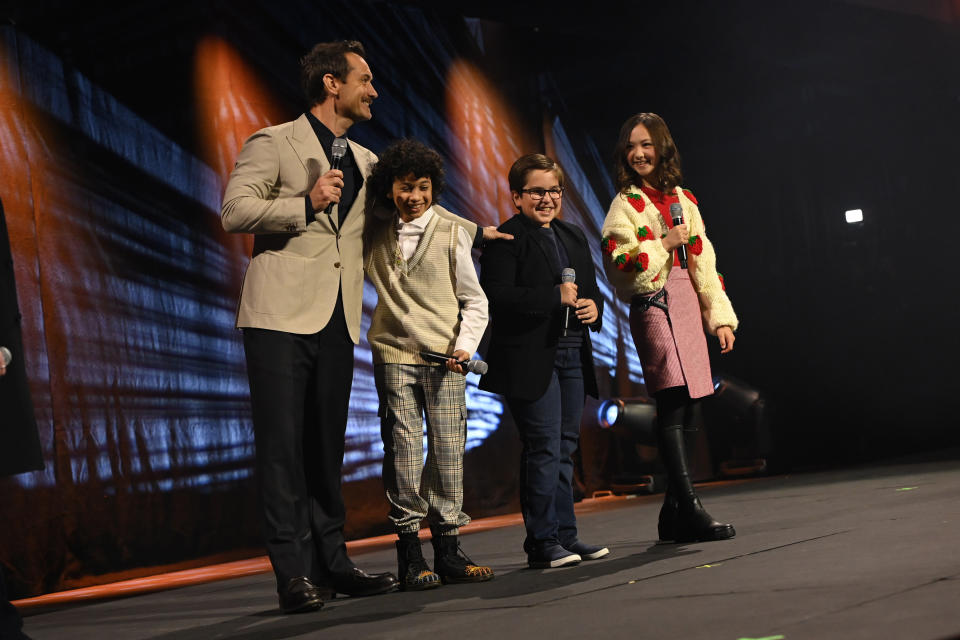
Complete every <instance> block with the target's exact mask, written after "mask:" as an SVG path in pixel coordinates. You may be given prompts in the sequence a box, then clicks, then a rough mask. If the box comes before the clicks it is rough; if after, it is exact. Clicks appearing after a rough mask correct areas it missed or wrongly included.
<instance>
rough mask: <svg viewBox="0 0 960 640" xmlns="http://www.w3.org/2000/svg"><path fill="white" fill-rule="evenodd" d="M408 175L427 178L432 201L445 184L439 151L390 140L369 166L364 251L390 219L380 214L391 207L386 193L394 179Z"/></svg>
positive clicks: (389, 210) (408, 139) (421, 145)
mask: <svg viewBox="0 0 960 640" xmlns="http://www.w3.org/2000/svg"><path fill="white" fill-rule="evenodd" d="M410 174H413V177H414V178H430V183H431V185H432V187H433V202H434V203H436V201H437V196H438V195H440V193H441V192H442V191H443V188H444V187H445V186H446V178H445V172H444V170H443V158H441V157H440V154H439V153H437V152H436V151H434V150H433V149H431V148H430V147H428V146H427V145H425V144H423V143H422V142H420V141H419V140H413V139H412V138H404V139H402V140H397V141H395V142H392V143H391V144H390V145H389V146H388V147H387V148H386V149H384V150H383V153H381V154H380V159H379V160H377V163H376V164H374V165H373V166H372V167H371V168H370V177H368V178H367V196H366V200H365V201H364V211H365V220H364V230H363V240H364V251H368V250H369V248H370V247H369V244H370V242H371V241H372V240H373V237H374V236H375V235H376V233H377V231H378V230H379V229H380V228H381V227H382V226H383V225H384V224H385V223H386V222H387V221H389V220H390V219H392V218H387V217H385V216H384V214H385V213H386V212H392V211H393V209H394V203H393V199H392V198H391V197H390V195H389V194H390V193H391V192H392V190H393V182H394V180H397V179H400V178H406V177H407V176H409V175H410Z"/></svg>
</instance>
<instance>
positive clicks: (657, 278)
mask: <svg viewBox="0 0 960 640" xmlns="http://www.w3.org/2000/svg"><path fill="white" fill-rule="evenodd" d="M659 279H660V274H659V273H658V274H657V275H655V276H653V280H651V281H650V282H656V281H657V280H659Z"/></svg>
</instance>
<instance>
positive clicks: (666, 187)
mask: <svg viewBox="0 0 960 640" xmlns="http://www.w3.org/2000/svg"><path fill="white" fill-rule="evenodd" d="M638 124H642V125H643V126H644V127H646V128H647V131H648V132H649V133H650V138H651V140H653V146H654V148H655V149H656V150H657V165H656V167H654V170H653V174H652V175H651V176H650V179H649V182H650V184H652V185H653V186H654V187H656V188H657V189H659V190H660V191H664V192H666V191H671V190H673V188H674V187H678V186H680V185H681V184H683V172H682V171H681V170H680V152H679V151H677V145H676V144H675V143H674V142H673V136H671V135H670V129H668V128H667V123H666V122H664V121H663V118H661V117H660V116H658V115H657V114H655V113H638V114H636V115H635V116H631V117H630V118H628V119H627V121H626V122H624V123H623V126H622V127H620V136H619V137H618V138H617V146H616V148H615V149H614V151H613V167H614V174H615V175H616V183H617V191H619V192H621V193H625V192H626V191H627V190H628V189H629V188H630V187H631V186H633V187H637V188H639V187H640V186H641V185H642V184H643V180H641V179H640V176H638V175H637V172H636V171H634V170H633V167H631V166H630V165H629V164H627V146H628V145H629V144H630V134H632V133H633V130H634V128H635V127H636V126H637V125H638Z"/></svg>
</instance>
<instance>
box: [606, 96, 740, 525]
mask: <svg viewBox="0 0 960 640" xmlns="http://www.w3.org/2000/svg"><path fill="white" fill-rule="evenodd" d="M615 165H616V182H617V188H618V191H619V193H618V194H617V195H616V197H614V199H613V202H612V203H611V205H610V210H609V211H608V213H607V217H606V220H605V221H604V224H603V231H602V235H603V239H602V246H603V252H604V255H605V260H604V264H605V267H606V271H607V276H608V278H609V280H610V282H611V284H613V286H614V287H615V289H616V292H617V296H618V297H619V298H620V299H622V300H623V301H625V302H627V303H629V304H630V328H631V332H632V333H633V340H634V343H635V344H636V347H637V355H638V356H639V358H640V363H641V365H642V366H643V374H644V379H645V381H646V386H647V391H648V392H649V393H650V394H651V395H653V397H654V398H655V399H656V402H657V439H658V443H659V450H660V457H661V460H662V461H663V464H664V467H665V468H666V470H667V490H666V494H665V496H664V503H663V508H662V509H661V510H660V519H659V526H658V531H659V535H660V538H661V540H664V541H676V542H693V541H708V540H724V539H727V538H732V537H733V536H734V535H735V531H734V528H733V526H732V525H730V524H723V523H720V522H717V521H716V520H714V519H713V518H712V517H711V516H710V515H709V514H708V513H707V512H706V511H705V510H704V508H703V506H702V505H701V504H700V500H699V498H698V497H697V494H696V492H695V491H694V489H693V485H692V483H691V479H690V474H689V471H688V468H687V460H686V453H685V451H684V431H688V432H689V431H695V430H696V428H697V427H698V426H699V424H700V422H701V421H702V420H701V418H700V415H701V412H700V399H701V398H703V397H705V396H708V395H710V394H712V393H713V379H712V376H711V373H710V360H709V358H708V355H707V343H706V338H705V336H704V331H705V330H706V331H707V332H709V333H710V334H712V335H715V336H717V338H718V339H719V340H720V347H721V353H728V352H729V351H731V350H732V349H733V343H734V339H735V338H734V331H735V330H736V328H737V316H736V314H735V313H734V311H733V306H732V305H731V304H730V299H729V298H728V297H727V294H726V292H725V290H724V285H723V280H722V278H721V276H720V275H719V274H718V273H717V270H716V254H715V253H714V251H713V246H712V245H711V244H710V241H709V240H708V239H707V236H706V234H705V232H704V226H703V219H702V218H701V217H700V211H699V209H698V207H697V200H696V198H694V196H693V194H692V193H691V192H690V191H688V190H686V189H682V188H681V184H682V180H683V176H682V174H681V171H680V155H679V153H678V151H677V147H676V145H675V144H674V141H673V138H672V136H671V135H670V130H669V129H668V128H667V124H666V123H665V122H664V121H663V119H662V118H661V117H660V116H658V115H656V114H654V113H639V114H637V115H635V116H633V117H631V118H629V119H628V120H627V121H626V122H625V123H624V124H623V126H622V127H621V129H620V137H619V140H618V141H617V147H616V150H615ZM671 205H674V206H673V207H672V209H673V212H671ZM674 213H677V214H679V213H682V219H681V221H680V224H674V221H673V217H674ZM682 249H685V252H684V251H682ZM684 253H685V254H686V256H685V258H684V256H683V254H684Z"/></svg>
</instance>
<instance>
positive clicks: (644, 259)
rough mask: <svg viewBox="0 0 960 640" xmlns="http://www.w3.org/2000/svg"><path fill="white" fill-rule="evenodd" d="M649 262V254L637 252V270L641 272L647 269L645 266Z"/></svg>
mask: <svg viewBox="0 0 960 640" xmlns="http://www.w3.org/2000/svg"><path fill="white" fill-rule="evenodd" d="M649 264H650V256H648V255H647V254H645V253H638V254H637V271H640V272H641V273H642V272H644V271H646V270H647V266H648V265H649Z"/></svg>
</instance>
